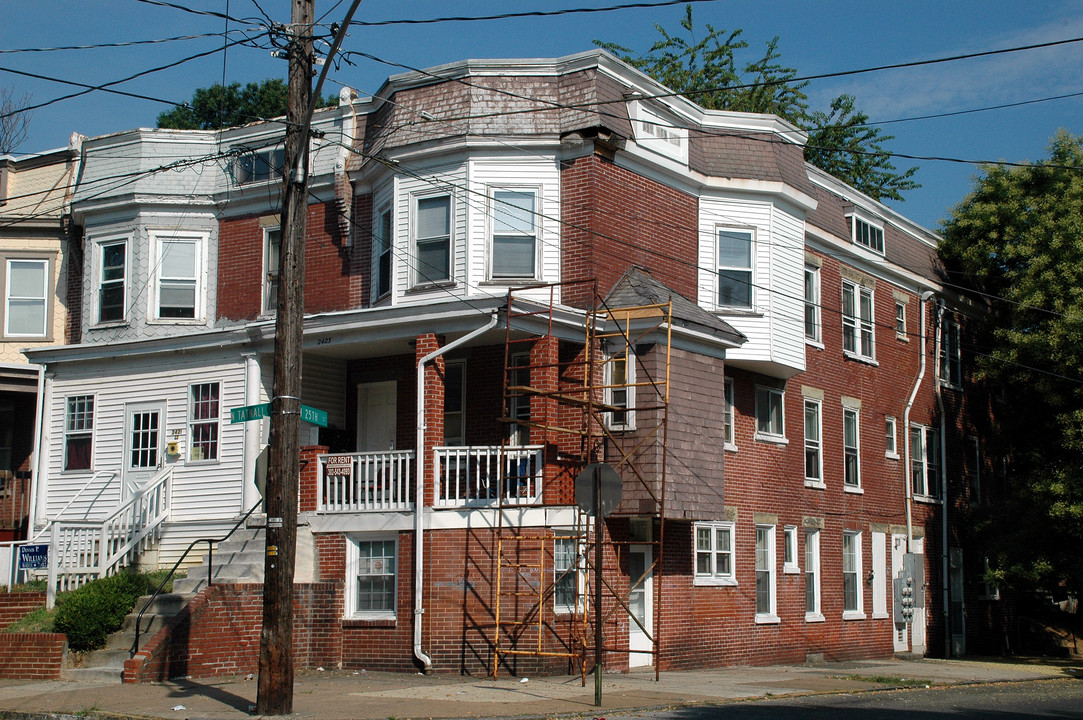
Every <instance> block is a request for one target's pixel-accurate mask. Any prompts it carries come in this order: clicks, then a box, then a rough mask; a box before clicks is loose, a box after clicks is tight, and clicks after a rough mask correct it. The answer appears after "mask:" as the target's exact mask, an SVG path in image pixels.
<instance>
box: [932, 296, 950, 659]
mask: <svg viewBox="0 0 1083 720" xmlns="http://www.w3.org/2000/svg"><path fill="white" fill-rule="evenodd" d="M943 313H944V306H943V304H942V303H941V302H939V301H937V303H936V336H935V337H936V341H935V343H934V345H933V347H934V348H935V350H934V354H933V357H935V358H936V369H935V371H934V372H935V375H934V378H935V379H934V381H933V387H934V388H936V406H937V409H938V410H939V411H940V583H941V586H942V592H941V595H942V598H943V599H942V602H943V605H944V607H943V613H944V657H946V658H950V657H951V602H950V601H951V594H950V588H949V586H948V582H949V581H950V579H951V575H950V569H949V567H948V558H949V554H948V452H947V450H948V445H947V432H946V431H947V429H948V423H947V419H946V418H945V415H944V390H943V388H942V387H941V386H940V343H941V342H943V338H942V337H941V332H942V328H943V325H944V323H943Z"/></svg>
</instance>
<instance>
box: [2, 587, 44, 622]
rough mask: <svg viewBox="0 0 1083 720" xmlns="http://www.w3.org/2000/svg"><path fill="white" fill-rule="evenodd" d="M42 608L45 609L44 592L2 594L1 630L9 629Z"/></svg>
mask: <svg viewBox="0 0 1083 720" xmlns="http://www.w3.org/2000/svg"><path fill="white" fill-rule="evenodd" d="M40 607H45V593H44V592H17V593H0V628H5V627H7V626H8V625H10V624H11V623H13V622H15V621H16V620H20V619H22V618H24V617H26V616H27V615H28V614H30V612H32V611H34V610H37V609H38V608H40Z"/></svg>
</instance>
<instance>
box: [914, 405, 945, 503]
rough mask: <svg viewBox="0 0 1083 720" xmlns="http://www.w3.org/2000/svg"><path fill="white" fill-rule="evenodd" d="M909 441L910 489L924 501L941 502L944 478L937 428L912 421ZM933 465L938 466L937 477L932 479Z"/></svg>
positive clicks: (916, 497) (918, 498) (915, 496)
mask: <svg viewBox="0 0 1083 720" xmlns="http://www.w3.org/2000/svg"><path fill="white" fill-rule="evenodd" d="M915 435H916V441H915ZM908 441H909V442H910V489H911V491H912V493H913V495H914V498H915V499H917V500H922V501H924V502H939V500H940V498H939V494H940V483H942V482H944V478H943V472H942V468H943V463H942V462H940V436H939V434H938V431H937V429H936V428H934V427H929V426H928V425H920V424H918V423H911V424H910V437H909V438H908ZM930 445H931V446H932V447H931V448H930ZM930 461H931V462H930ZM931 467H933V468H936V478H935V480H932V481H931V473H930V468H931Z"/></svg>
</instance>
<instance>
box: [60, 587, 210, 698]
mask: <svg viewBox="0 0 1083 720" xmlns="http://www.w3.org/2000/svg"><path fill="white" fill-rule="evenodd" d="M192 597H193V596H192V594H190V593H165V594H162V595H159V596H158V597H157V598H155V599H154V602H153V603H152V604H151V606H150V607H149V608H147V611H146V612H145V613H144V614H143V619H142V621H141V622H140V623H139V638H138V646H137V644H136V643H137V640H136V636H135V625H136V618H137V617H138V615H139V611H140V610H142V609H143V606H144V605H146V604H147V601H148V600H150V596H149V595H145V596H143V597H141V598H139V601H138V602H136V604H135V608H134V610H133V611H132V612H130V613H128V615H126V616H125V618H124V624H123V625H122V626H121V628H120V630H118V631H117V632H115V633H113V634H112V635H110V636H109V638H108V639H107V640H106V643H105V648H104V649H102V650H94V651H93V652H89V653H87V654H86V655H84V656H83V658H82V660H83V662H82V666H81V667H77V668H68V669H66V670H65V671H64V677H65V678H66V679H68V680H85V681H87V682H116V683H119V682H121V680H122V679H123V676H124V661H125V660H127V659H128V658H130V657H131V656H132V655H134V654H135V653H136V652H137V651H138V650H139V649H140V648H142V647H143V645H144V644H146V642H147V641H148V640H150V639H151V638H152V637H154V634H155V633H156V632H158V630H159V629H161V628H162V627H163V626H164V625H165V624H166V623H168V622H169V621H170V620H171V619H172V618H173V617H174V616H175V615H176V614H177V613H179V612H180V611H181V610H183V609H184V608H185V607H186V606H187V605H188V603H189V601H191V599H192Z"/></svg>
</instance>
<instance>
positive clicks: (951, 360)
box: [940, 317, 963, 388]
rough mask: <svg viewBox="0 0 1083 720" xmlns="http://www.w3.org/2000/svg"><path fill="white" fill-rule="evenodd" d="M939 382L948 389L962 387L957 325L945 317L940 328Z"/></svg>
mask: <svg viewBox="0 0 1083 720" xmlns="http://www.w3.org/2000/svg"><path fill="white" fill-rule="evenodd" d="M940 382H941V383H942V384H944V385H948V386H950V387H955V388H957V387H962V385H963V356H962V350H961V348H960V346H959V323H957V322H955V321H954V320H952V319H950V318H948V317H945V318H944V321H943V323H941V327H940Z"/></svg>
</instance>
